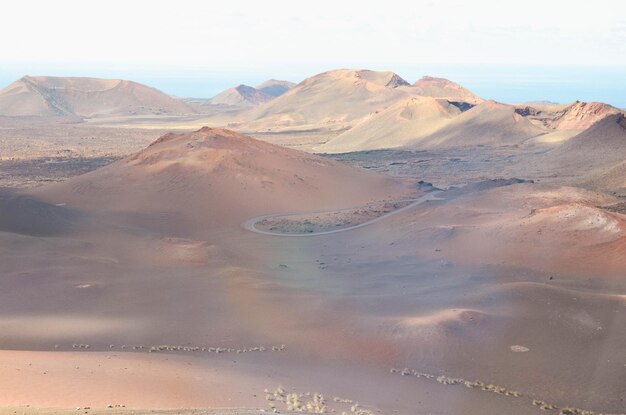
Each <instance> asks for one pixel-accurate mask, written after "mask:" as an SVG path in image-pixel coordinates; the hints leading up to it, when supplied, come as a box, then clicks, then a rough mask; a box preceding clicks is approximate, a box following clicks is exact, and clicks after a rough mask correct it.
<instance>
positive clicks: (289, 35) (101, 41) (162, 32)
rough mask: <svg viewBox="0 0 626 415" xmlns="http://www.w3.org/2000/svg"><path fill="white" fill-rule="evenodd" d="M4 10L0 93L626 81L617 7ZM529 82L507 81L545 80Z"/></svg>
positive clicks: (121, 4)
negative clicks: (324, 81)
mask: <svg viewBox="0 0 626 415" xmlns="http://www.w3.org/2000/svg"><path fill="white" fill-rule="evenodd" d="M2 12H3V17H4V18H3V22H2V25H0V38H1V39H2V41H1V42H0V63H1V65H0V81H2V83H8V82H10V80H11V79H10V78H11V77H14V76H20V75H21V74H24V73H28V74H31V75H37V74H55V75H93V76H110V77H125V78H135V79H138V80H151V81H152V82H153V84H154V83H155V82H156V84H157V85H155V86H157V87H161V88H162V89H165V90H167V92H170V93H178V94H181V95H197V96H203V95H207V94H211V93H212V92H215V91H217V90H219V89H221V88H222V87H225V86H229V85H231V84H232V83H239V82H248V83H253V82H256V81H257V80H258V81H260V80H262V79H264V78H266V77H269V76H272V77H280V78H288V79H290V80H293V81H299V80H301V79H302V78H303V77H305V76H309V75H312V74H315V73H317V72H320V71H323V70H328V69H332V68H339V67H359V68H372V69H391V70H395V71H397V72H399V73H400V74H401V75H403V76H405V77H407V78H409V80H414V78H416V77H419V76H421V75H423V74H424V73H423V72H424V71H426V70H430V71H432V70H437V68H440V69H441V70H442V71H443V72H446V71H447V72H448V73H449V72H450V71H452V72H454V73H458V72H460V73H461V77H463V71H459V70H458V69H460V68H464V67H465V68H473V69H467V71H468V74H467V75H466V76H465V78H467V79H470V78H471V79H474V77H475V75H477V74H478V73H481V71H482V74H483V75H485V74H488V73H491V72H494V71H495V69H494V68H499V69H497V71H499V72H500V76H504V77H507V76H508V77H510V76H511V74H510V73H508V70H507V69H503V68H507V67H508V68H515V67H516V66H518V65H520V64H521V65H523V66H525V67H532V66H545V65H547V66H555V65H559V66H560V67H564V68H568V67H581V66H589V65H591V66H596V67H612V69H610V70H609V71H613V72H615V71H617V73H616V76H617V77H619V76H620V74H626V72H624V68H626V1H624V0H595V1H593V2H589V1H588V0H568V1H555V0H552V1H549V0H541V1H538V0H524V1H506V0H438V1H419V0H411V1H388V2H381V1H377V2H370V1H366V0H362V1H341V0H332V1H327V0H316V1H293V0H292V1H275V0H263V1H258V0H257V1H251V0H226V1H223V0H221V1H215V2H214V1H191V0H188V1H186V0H177V1H141V0H132V1H131V0H125V1H118V0H108V1H106V2H92V1H84V0H81V1H71V0H66V1H63V0H55V1H49V0H48V1H28V2H27V1H23V0H19V1H11V0H7V1H3V2H2ZM477 68H482V69H477ZM591 70H593V69H591ZM470 72H471V73H472V74H473V75H471V76H470ZM532 73H534V71H530V72H527V73H526V72H525V73H524V74H522V75H519V74H518V75H515V76H514V77H519V76H522V77H529V76H530V77H532V76H537V75H539V76H540V75H541V73H540V72H538V73H535V75H532ZM434 75H441V74H438V73H434ZM579 75H581V74H580V73H579ZM582 75H584V74H582ZM571 77H572V76H571V74H566V76H565V78H568V79H570V80H571ZM467 79H466V81H467ZM457 80H458V79H457ZM470 82H472V81H470ZM494 82H496V81H494ZM622 83H624V81H623V82H622ZM194 85H195V86H194ZM194 92H197V93H195V94H194ZM624 101H626V98H625V99H624ZM624 105H626V102H625V103H624Z"/></svg>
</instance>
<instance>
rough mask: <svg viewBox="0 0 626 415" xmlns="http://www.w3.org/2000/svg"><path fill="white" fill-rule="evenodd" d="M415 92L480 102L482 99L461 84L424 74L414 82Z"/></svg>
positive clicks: (429, 95)
mask: <svg viewBox="0 0 626 415" xmlns="http://www.w3.org/2000/svg"><path fill="white" fill-rule="evenodd" d="M413 88H414V89H415V93H416V94H418V95H423V96H427V97H433V98H446V99H449V100H457V101H464V102H479V101H481V99H480V98H479V97H477V96H476V95H474V94H473V93H472V92H470V91H469V90H467V89H465V88H463V87H462V86H461V85H459V84H457V83H455V82H452V81H449V80H447V79H445V78H435V77H432V76H424V77H422V78H421V79H420V80H418V81H417V82H415V83H414V84H413Z"/></svg>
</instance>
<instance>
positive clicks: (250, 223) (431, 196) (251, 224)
mask: <svg viewBox="0 0 626 415" xmlns="http://www.w3.org/2000/svg"><path fill="white" fill-rule="evenodd" d="M440 193H443V192H442V191H435V192H430V193H428V194H426V195H424V196H422V197H420V198H419V199H411V200H410V201H411V202H412V203H411V204H409V205H406V206H404V207H402V208H400V209H396V210H393V211H391V212H389V213H385V214H384V215H381V216H379V217H377V218H374V219H371V220H368V221H367V222H363V223H359V224H358V225H354V226H349V227H347V228H341V229H333V230H332V231H323V232H312V233H279V232H270V231H262V230H260V229H257V228H256V226H255V225H256V224H257V223H259V222H260V221H262V220H265V219H270V218H275V217H279V216H297V215H304V214H307V213H310V214H315V213H325V212H335V211H343V210H350V209H357V208H359V207H363V206H357V207H354V208H343V209H325V210H315V211H310V212H296V213H293V212H292V213H272V214H269V215H261V216H256V217H254V218H252V219H248V220H247V221H246V222H245V223H244V224H243V225H242V226H243V227H244V228H245V229H247V230H249V231H251V232H256V233H260V234H263V235H271V236H297V237H302V236H318V235H330V234H331V233H339V232H347V231H351V230H354V229H358V228H362V227H364V226H368V225H372V224H374V223H376V222H380V221H381V220H383V219H387V218H388V217H390V216H393V215H397V214H398V213H401V212H404V211H405V210H409V209H412V208H414V207H415V206H417V205H421V204H422V203H425V202H428V201H430V200H443V199H442V198H438V197H437V195H438V194H440ZM406 201H407V200H396V202H406Z"/></svg>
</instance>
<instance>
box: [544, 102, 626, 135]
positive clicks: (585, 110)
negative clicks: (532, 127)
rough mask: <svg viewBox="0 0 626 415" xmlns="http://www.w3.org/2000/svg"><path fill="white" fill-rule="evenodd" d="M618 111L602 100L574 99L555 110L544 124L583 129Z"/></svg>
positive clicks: (569, 128) (560, 127)
mask: <svg viewBox="0 0 626 415" xmlns="http://www.w3.org/2000/svg"><path fill="white" fill-rule="evenodd" d="M618 113H621V111H620V110H619V109H618V108H615V107H613V106H611V105H608V104H604V103H602V102H581V101H576V102H573V103H572V104H569V105H567V106H565V107H564V108H563V109H562V110H560V111H557V112H556V114H555V116H554V118H553V119H551V120H548V121H547V123H546V125H547V126H548V127H549V128H554V129H558V130H584V129H586V128H589V127H590V126H591V125H593V124H594V123H596V122H597V121H600V120H601V119H603V118H605V117H606V116H607V115H611V114H618Z"/></svg>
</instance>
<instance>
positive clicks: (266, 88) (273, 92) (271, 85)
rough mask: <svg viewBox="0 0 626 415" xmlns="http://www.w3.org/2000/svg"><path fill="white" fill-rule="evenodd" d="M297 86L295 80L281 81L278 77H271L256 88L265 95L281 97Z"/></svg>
mask: <svg viewBox="0 0 626 415" xmlns="http://www.w3.org/2000/svg"><path fill="white" fill-rule="evenodd" d="M294 86H296V84H294V83H293V82H289V81H279V80H277V79H270V80H268V81H265V82H263V83H262V84H260V85H257V86H256V89H257V90H259V91H261V92H263V93H264V94H265V95H269V96H272V97H279V96H281V95H282V94H284V93H285V92H287V91H289V90H290V89H291V88H293V87H294Z"/></svg>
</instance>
